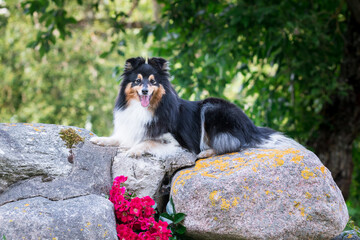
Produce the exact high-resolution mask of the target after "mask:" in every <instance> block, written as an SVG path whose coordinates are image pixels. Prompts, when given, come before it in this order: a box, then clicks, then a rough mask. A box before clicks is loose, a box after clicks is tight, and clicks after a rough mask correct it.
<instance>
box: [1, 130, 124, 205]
mask: <svg viewBox="0 0 360 240" xmlns="http://www.w3.org/2000/svg"><path fill="white" fill-rule="evenodd" d="M63 128H69V127H64V126H57V125H46V124H31V125H28V124H0V133H1V135H0V179H1V180H2V182H5V184H3V188H2V191H3V193H2V194H1V195H0V206H1V205H3V204H4V203H7V202H13V201H16V200H18V199H26V198H32V197H37V196H42V197H45V198H48V199H51V200H61V199H68V198H73V197H76V196H83V195H88V194H104V195H105V194H108V193H109V189H110V187H111V183H112V178H111V162H112V159H113V157H114V156H115V154H116V151H117V149H116V148H109V147H106V148H105V147H99V146H96V145H93V144H91V143H90V142H89V141H88V139H89V138H90V137H91V136H92V135H93V134H92V133H91V132H89V131H87V130H85V129H79V128H76V127H72V128H74V129H76V130H77V131H78V132H79V135H81V136H82V137H84V138H85V143H80V144H79V145H78V146H76V148H74V150H73V152H74V159H73V160H74V163H73V164H71V163H70V162H69V161H68V155H69V150H68V149H67V148H66V147H65V145H64V142H63V141H62V140H61V138H60V136H59V132H60V130H61V129H63ZM30 140H31V141H30ZM29 142H31V143H29ZM2 153H3V154H2ZM4 186H6V187H4Z"/></svg>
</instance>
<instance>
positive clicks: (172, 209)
mask: <svg viewBox="0 0 360 240" xmlns="http://www.w3.org/2000/svg"><path fill="white" fill-rule="evenodd" d="M166 212H167V213H168V214H170V215H173V214H175V213H176V211H175V206H174V202H173V200H172V197H171V198H170V200H169V202H168V203H167V204H166Z"/></svg>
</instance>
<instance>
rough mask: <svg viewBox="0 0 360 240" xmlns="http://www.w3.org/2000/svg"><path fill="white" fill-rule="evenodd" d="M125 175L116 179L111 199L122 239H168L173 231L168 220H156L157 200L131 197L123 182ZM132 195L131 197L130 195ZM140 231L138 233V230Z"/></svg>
mask: <svg viewBox="0 0 360 240" xmlns="http://www.w3.org/2000/svg"><path fill="white" fill-rule="evenodd" d="M126 180H127V177H125V176H118V177H116V178H115V179H114V182H113V186H112V188H111V190H110V197H109V200H110V201H111V202H112V203H113V204H114V209H115V215H116V219H117V222H118V223H120V224H117V226H116V231H117V233H118V237H119V239H120V240H168V239H169V238H170V237H171V231H170V230H169V229H167V227H168V224H167V223H166V222H162V221H159V222H156V221H155V219H154V214H155V210H154V209H153V208H152V206H154V205H155V201H154V200H153V199H152V198H151V197H149V196H146V197H143V198H138V197H135V198H133V199H131V194H128V193H126V188H125V187H124V185H123V183H124V182H125V181H126ZM129 196H130V197H129ZM134 231H136V232H140V233H139V234H137V233H136V232H134Z"/></svg>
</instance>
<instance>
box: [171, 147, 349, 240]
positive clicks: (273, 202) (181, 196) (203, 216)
mask: <svg viewBox="0 0 360 240" xmlns="http://www.w3.org/2000/svg"><path fill="white" fill-rule="evenodd" d="M171 195H172V198H173V200H174V203H175V207H176V211H177V212H183V213H185V214H186V215H187V216H186V218H185V222H184V225H185V226H186V227H187V231H188V235H189V236H191V237H193V238H194V239H207V240H211V239H227V240H230V239H331V238H333V237H335V236H336V235H338V234H339V233H341V231H342V230H343V229H344V227H345V225H346V223H347V221H348V218H349V216H348V212H347V208H346V205H345V202H344V199H343V196H342V194H341V191H340V190H339V189H338V187H337V186H336V184H335V182H334V181H333V179H332V177H331V173H330V172H329V170H328V169H327V168H326V167H324V166H323V164H322V163H321V162H320V160H319V159H318V158H317V157H316V155H315V154H313V153H312V152H310V151H307V150H296V149H287V150H276V149H248V150H245V151H242V152H240V153H232V154H226V155H221V156H216V157H211V158H207V159H201V160H198V161H197V162H196V165H195V166H194V167H192V168H188V169H183V170H181V171H179V172H178V173H177V174H176V175H175V176H174V178H173V181H172V187H171Z"/></svg>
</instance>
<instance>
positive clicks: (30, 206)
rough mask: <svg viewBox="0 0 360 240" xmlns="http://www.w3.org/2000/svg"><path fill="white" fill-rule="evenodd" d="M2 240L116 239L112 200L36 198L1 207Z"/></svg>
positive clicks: (84, 197)
mask: <svg viewBox="0 0 360 240" xmlns="http://www.w3.org/2000/svg"><path fill="white" fill-rule="evenodd" d="M0 223H1V224H0V239H3V236H4V237H5V238H4V239H59V240H60V239H78V240H80V239H84V240H85V239H93V240H99V239H111V240H115V239H117V236H116V228H115V216H114V210H113V206H112V204H111V202H110V201H108V200H106V199H105V198H103V197H100V196H96V195H88V196H83V197H79V198H72V199H69V200H64V201H50V200H48V199H46V198H42V197H36V198H32V199H25V200H21V201H17V202H12V203H8V204H6V205H3V206H0Z"/></svg>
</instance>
